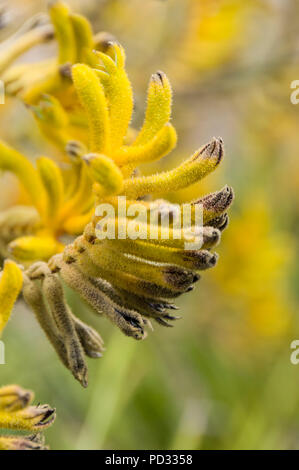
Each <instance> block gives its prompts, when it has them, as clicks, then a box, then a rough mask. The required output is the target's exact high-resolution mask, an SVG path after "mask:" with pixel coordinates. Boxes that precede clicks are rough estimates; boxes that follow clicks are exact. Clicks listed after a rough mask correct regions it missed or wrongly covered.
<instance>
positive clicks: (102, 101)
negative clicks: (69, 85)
mask: <svg viewBox="0 0 299 470" xmlns="http://www.w3.org/2000/svg"><path fill="white" fill-rule="evenodd" d="M72 76H73V81H74V86H75V89H76V92H77V94H78V97H79V99H80V102H81V104H82V106H83V108H84V109H85V111H86V114H87V118H88V122H89V130H90V150H91V151H92V152H99V153H101V152H105V151H106V150H107V149H108V147H109V141H110V124H109V112H108V106H107V101H106V97H105V93H104V88H103V86H102V85H101V83H100V80H99V79H98V77H97V75H96V73H95V72H94V71H93V70H92V69H91V68H90V67H88V66H87V65H84V64H77V65H74V66H73V68H72Z"/></svg>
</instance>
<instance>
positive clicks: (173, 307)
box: [167, 304, 180, 310]
mask: <svg viewBox="0 0 299 470" xmlns="http://www.w3.org/2000/svg"><path fill="white" fill-rule="evenodd" d="M167 308H169V309H170V310H179V309H180V307H178V306H177V305H175V304H168V306H167Z"/></svg>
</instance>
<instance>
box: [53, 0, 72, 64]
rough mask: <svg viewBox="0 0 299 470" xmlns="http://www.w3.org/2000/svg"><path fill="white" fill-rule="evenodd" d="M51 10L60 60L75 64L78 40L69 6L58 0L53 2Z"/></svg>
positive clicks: (61, 62)
mask: <svg viewBox="0 0 299 470" xmlns="http://www.w3.org/2000/svg"><path fill="white" fill-rule="evenodd" d="M49 12H50V17H51V21H52V23H53V26H54V29H55V36H56V40H57V42H58V48H59V53H58V62H59V63H60V64H65V63H66V62H71V63H72V64H73V63H74V62H75V61H76V41H75V34H74V30H73V26H72V22H71V19H70V16H69V8H68V7H67V5H65V4H64V3H63V2H60V1H57V2H54V3H52V4H51V6H50V10H49Z"/></svg>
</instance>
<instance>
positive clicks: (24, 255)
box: [8, 236, 64, 262]
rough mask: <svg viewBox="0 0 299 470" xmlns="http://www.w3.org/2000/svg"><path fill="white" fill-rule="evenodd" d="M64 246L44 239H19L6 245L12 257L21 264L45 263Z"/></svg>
mask: <svg viewBox="0 0 299 470" xmlns="http://www.w3.org/2000/svg"><path fill="white" fill-rule="evenodd" d="M63 248H64V246H63V245H62V244H61V243H59V242H57V241H56V240H55V238H52V237H49V236H45V237H37V236H36V237H34V236H28V237H20V238H17V239H16V240H14V241H13V242H11V243H10V244H9V245H8V249H9V251H10V253H11V254H12V256H13V257H14V258H16V259H17V260H19V261H21V262H26V261H27V262H31V261H34V260H43V261H47V260H48V259H49V258H50V257H51V256H53V255H55V254H56V253H60V252H61V251H62V250H63Z"/></svg>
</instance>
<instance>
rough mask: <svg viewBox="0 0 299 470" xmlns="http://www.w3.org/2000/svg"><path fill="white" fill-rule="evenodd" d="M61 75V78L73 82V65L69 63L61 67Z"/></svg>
mask: <svg viewBox="0 0 299 470" xmlns="http://www.w3.org/2000/svg"><path fill="white" fill-rule="evenodd" d="M59 73H60V75H61V77H63V78H68V79H69V80H72V64H71V63H70V62H67V63H66V64H63V65H61V66H60V67H59Z"/></svg>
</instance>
